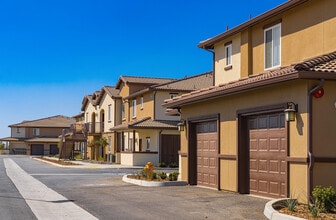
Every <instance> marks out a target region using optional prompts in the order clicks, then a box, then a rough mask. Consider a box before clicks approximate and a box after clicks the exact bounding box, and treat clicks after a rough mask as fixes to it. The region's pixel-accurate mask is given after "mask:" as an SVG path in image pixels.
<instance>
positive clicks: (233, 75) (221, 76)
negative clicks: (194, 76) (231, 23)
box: [214, 34, 241, 85]
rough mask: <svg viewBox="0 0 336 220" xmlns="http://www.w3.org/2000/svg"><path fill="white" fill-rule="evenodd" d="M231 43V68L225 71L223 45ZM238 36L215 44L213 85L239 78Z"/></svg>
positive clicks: (239, 38)
mask: <svg viewBox="0 0 336 220" xmlns="http://www.w3.org/2000/svg"><path fill="white" fill-rule="evenodd" d="M230 41H231V42H232V68H231V69H229V70H225V67H226V57H225V44H226V43H227V42H230ZM240 45H241V37H240V34H236V35H234V36H232V37H230V38H228V39H225V40H224V41H221V42H219V43H217V44H215V46H214V47H215V73H216V74H215V85H218V84H220V83H227V82H230V81H234V80H237V79H239V78H240V74H241V69H240V63H241V60H240V57H241V55H240Z"/></svg>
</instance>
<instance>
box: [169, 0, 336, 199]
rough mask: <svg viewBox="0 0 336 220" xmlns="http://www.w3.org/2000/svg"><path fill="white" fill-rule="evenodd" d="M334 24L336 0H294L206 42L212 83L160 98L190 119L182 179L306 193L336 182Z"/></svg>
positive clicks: (262, 192)
mask: <svg viewBox="0 0 336 220" xmlns="http://www.w3.org/2000/svg"><path fill="white" fill-rule="evenodd" d="M335 27H336V1H333V0H292V1H288V2H286V3H284V4H282V5H280V6H278V7H276V8H274V9H272V10H270V11H268V12H266V13H264V14H262V15H260V16H258V17H255V18H253V19H251V20H249V21H247V22H246V23H243V24H241V25H239V26H237V27H235V28H233V29H231V30H228V31H226V32H224V33H222V34H220V35H218V36H215V37H213V38H211V39H208V40H205V41H202V42H200V43H199V47H200V48H203V49H205V50H208V51H211V52H213V54H214V77H215V80H214V82H215V86H212V87H209V88H207V89H202V90H198V91H195V92H192V93H189V94H185V95H182V96H178V97H174V98H172V99H169V100H166V103H165V104H164V107H166V108H168V110H169V111H170V112H171V110H172V109H177V110H178V111H179V112H180V115H181V120H182V122H183V123H184V124H185V129H184V131H182V132H181V150H180V154H179V156H180V164H181V166H180V172H181V174H182V179H183V180H185V181H187V182H188V183H189V184H192V185H200V186H206V187H210V188H214V189H219V190H228V191H234V192H239V193H249V194H253V195H259V196H265V197H275V198H278V197H289V196H292V197H297V198H299V199H300V200H302V201H306V200H307V199H308V198H309V193H310V192H311V190H312V189H313V187H314V186H316V185H323V186H333V187H336V150H335V143H336V135H335V131H336V95H335V94H336V81H335V80H336V52H335V51H336V29H335ZM288 111H292V112H295V121H288V120H287V118H286V116H285V114H286V112H288Z"/></svg>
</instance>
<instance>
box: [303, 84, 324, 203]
mask: <svg viewBox="0 0 336 220" xmlns="http://www.w3.org/2000/svg"><path fill="white" fill-rule="evenodd" d="M324 81H325V80H324V79H320V83H319V84H318V85H317V86H315V87H314V88H312V89H311V90H310V91H309V92H308V106H307V107H308V158H309V166H308V192H307V195H308V197H307V198H308V200H309V198H310V193H311V192H312V186H313V168H314V162H315V158H314V155H313V137H312V134H313V114H312V112H313V105H312V102H313V99H312V97H313V94H314V92H316V91H318V90H319V89H321V88H322V87H323V85H324Z"/></svg>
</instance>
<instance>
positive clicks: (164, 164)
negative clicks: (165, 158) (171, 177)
mask: <svg viewBox="0 0 336 220" xmlns="http://www.w3.org/2000/svg"><path fill="white" fill-rule="evenodd" d="M158 167H167V165H166V163H165V162H159V163H158Z"/></svg>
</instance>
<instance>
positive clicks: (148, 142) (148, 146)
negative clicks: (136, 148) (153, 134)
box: [146, 137, 150, 151]
mask: <svg viewBox="0 0 336 220" xmlns="http://www.w3.org/2000/svg"><path fill="white" fill-rule="evenodd" d="M146 151H150V137H146Z"/></svg>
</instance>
